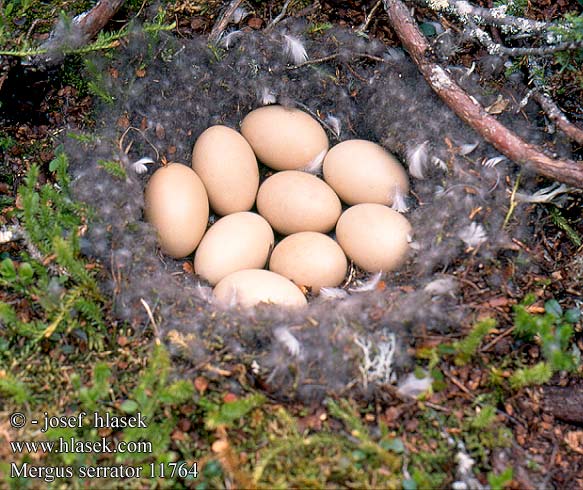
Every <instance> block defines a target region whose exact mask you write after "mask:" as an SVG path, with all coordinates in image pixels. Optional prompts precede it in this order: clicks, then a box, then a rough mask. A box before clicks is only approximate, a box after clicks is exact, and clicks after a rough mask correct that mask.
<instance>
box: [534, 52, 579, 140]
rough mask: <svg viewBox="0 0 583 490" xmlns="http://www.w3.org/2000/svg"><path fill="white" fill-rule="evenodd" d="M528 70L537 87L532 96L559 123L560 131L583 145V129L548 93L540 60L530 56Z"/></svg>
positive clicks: (551, 118)
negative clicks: (565, 113) (564, 112)
mask: <svg viewBox="0 0 583 490" xmlns="http://www.w3.org/2000/svg"><path fill="white" fill-rule="evenodd" d="M528 71H529V76H530V79H531V81H532V83H533V85H534V87H535V88H534V90H533V93H532V98H533V99H534V100H535V101H536V102H537V103H538V105H540V106H541V108H542V110H543V111H544V112H545V114H546V115H547V117H548V118H549V119H550V120H551V121H553V122H554V123H555V124H556V125H557V128H559V130H560V131H562V132H563V133H564V134H565V135H566V136H567V137H568V138H570V139H571V140H572V141H576V142H577V143H579V144H580V145H583V129H581V128H579V127H577V126H575V124H573V123H572V122H571V121H569V119H567V116H565V115H564V114H563V112H562V111H561V109H559V106H558V105H557V104H556V103H555V101H554V100H553V99H552V98H551V97H550V96H549V95H548V94H547V93H546V87H545V83H544V79H543V76H542V75H541V73H544V69H543V67H542V66H541V65H540V63H539V61H538V60H536V59H533V58H529V60H528Z"/></svg>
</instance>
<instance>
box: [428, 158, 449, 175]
mask: <svg viewBox="0 0 583 490" xmlns="http://www.w3.org/2000/svg"><path fill="white" fill-rule="evenodd" d="M431 163H433V165H435V166H436V167H437V168H440V169H441V170H443V171H444V172H445V171H447V163H445V162H444V161H443V160H442V159H441V158H437V157H431Z"/></svg>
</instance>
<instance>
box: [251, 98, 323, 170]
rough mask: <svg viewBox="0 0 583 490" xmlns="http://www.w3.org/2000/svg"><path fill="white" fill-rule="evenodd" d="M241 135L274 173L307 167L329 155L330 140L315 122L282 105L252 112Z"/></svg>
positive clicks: (311, 118)
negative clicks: (275, 171) (327, 152)
mask: <svg viewBox="0 0 583 490" xmlns="http://www.w3.org/2000/svg"><path fill="white" fill-rule="evenodd" d="M241 134H242V135H243V136H244V137H245V139H246V140H247V141H248V142H249V144H250V145H251V147H252V148H253V151H254V152H255V155H257V158H258V159H259V161H261V162H262V163H264V164H265V165H267V166H268V167H271V168H273V169H275V170H295V169H299V168H303V167H307V166H309V165H312V164H314V162H315V161H317V160H318V159H320V161H321V159H322V158H324V155H325V154H326V151H328V137H327V136H326V133H325V132H324V129H322V126H320V123H319V122H318V121H316V119H314V118H313V117H312V116H310V115H309V114H308V113H306V112H303V111H300V110H299V109H293V108H285V107H282V106H280V105H270V106H266V107H261V108H259V109H255V110H254V111H251V112H250V113H249V114H247V116H245V118H244V119H243V121H242V122H241Z"/></svg>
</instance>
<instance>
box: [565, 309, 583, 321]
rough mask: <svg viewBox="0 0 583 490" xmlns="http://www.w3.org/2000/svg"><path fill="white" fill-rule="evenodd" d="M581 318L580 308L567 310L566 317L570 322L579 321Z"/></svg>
mask: <svg viewBox="0 0 583 490" xmlns="http://www.w3.org/2000/svg"><path fill="white" fill-rule="evenodd" d="M580 318H581V310H580V309H579V308H570V309H568V310H567V311H566V312H565V316H564V319H565V321H566V322H568V323H577V322H578V321H579V319H580Z"/></svg>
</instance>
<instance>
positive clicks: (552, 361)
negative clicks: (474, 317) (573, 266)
mask: <svg viewBox="0 0 583 490" xmlns="http://www.w3.org/2000/svg"><path fill="white" fill-rule="evenodd" d="M534 300H535V298H534V296H531V295H529V296H527V297H526V298H525V299H524V301H523V302H522V303H521V304H519V305H516V306H515V307H514V313H515V326H516V328H515V331H514V333H515V335H516V336H517V337H519V338H522V339H524V340H527V341H536V342H537V343H538V344H539V345H540V346H541V351H542V354H543V357H544V358H545V360H546V362H547V363H548V368H550V369H551V370H552V372H555V371H560V370H566V371H574V370H575V369H576V368H577V366H578V364H579V361H580V360H579V359H578V355H577V354H576V353H574V352H573V351H572V349H571V340H572V338H573V325H574V324H575V323H577V322H578V321H579V319H580V318H581V311H580V310H579V308H571V309H570V310H567V311H563V309H562V308H561V305H559V303H558V302H557V301H556V300H554V299H552V300H549V301H547V302H546V303H545V314H544V315H533V314H531V313H530V312H529V311H528V306H529V305H531V304H533V303H534ZM539 371H540V372H541V373H543V372H547V368H545V367H544V366H541V367H540V368H539Z"/></svg>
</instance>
